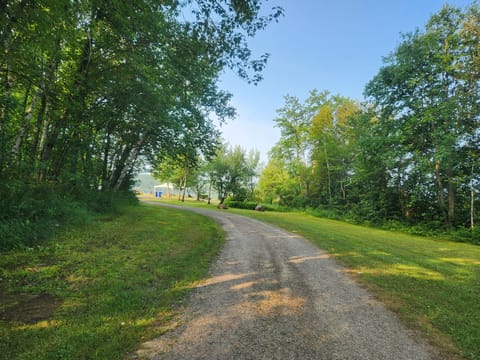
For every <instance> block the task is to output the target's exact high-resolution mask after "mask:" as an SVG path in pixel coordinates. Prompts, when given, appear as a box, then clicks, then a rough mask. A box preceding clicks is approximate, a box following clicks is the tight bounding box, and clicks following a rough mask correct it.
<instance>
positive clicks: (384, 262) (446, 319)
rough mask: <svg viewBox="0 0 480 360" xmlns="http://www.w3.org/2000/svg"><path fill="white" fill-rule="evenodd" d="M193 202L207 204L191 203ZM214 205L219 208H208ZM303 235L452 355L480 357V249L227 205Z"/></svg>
mask: <svg viewBox="0 0 480 360" xmlns="http://www.w3.org/2000/svg"><path fill="white" fill-rule="evenodd" d="M185 204H186V205H188V206H192V205H194V206H202V207H204V206H206V205H202V203H198V202H197V203H196V202H188V203H185ZM209 208H210V209H214V208H215V206H210V207H209ZM227 211H229V212H235V213H238V214H241V215H245V216H250V217H254V218H257V219H259V220H262V221H265V222H269V223H271V224H274V225H276V226H279V227H281V228H284V229H286V230H288V231H291V232H293V233H297V234H299V235H301V236H303V237H305V238H307V239H310V240H311V241H312V242H314V243H315V244H317V245H318V246H319V247H320V248H322V249H325V250H327V251H328V252H329V253H330V254H333V255H334V256H335V257H336V258H337V259H339V261H340V262H341V263H342V264H344V265H346V266H347V267H348V269H349V271H351V272H352V274H353V276H355V277H356V278H357V279H358V280H359V281H360V282H361V283H363V284H364V285H365V286H366V287H368V288H369V289H370V290H371V291H373V293H374V294H375V295H376V296H377V297H378V298H379V299H380V300H381V301H383V302H384V303H386V304H387V306H389V307H390V308H391V309H393V310H394V311H395V312H397V313H398V314H400V316H401V318H403V319H404V320H405V321H406V322H407V323H409V324H410V326H411V327H412V328H415V329H419V330H421V331H422V332H423V333H424V334H425V335H426V337H427V338H428V339H429V340H430V341H431V342H432V343H433V344H434V345H436V346H437V347H439V348H440V349H442V350H443V351H444V352H445V354H446V356H448V357H451V358H456V357H457V356H456V354H461V356H463V357H464V358H465V359H471V360H474V359H480V346H479V344H480V247H479V246H475V245H471V244H465V243H458V242H450V241H443V240H441V239H434V238H427V237H418V236H412V235H408V234H403V233H397V232H391V231H383V230H378V229H373V228H368V227H363V226H358V225H351V224H348V223H345V222H340V221H335V220H328V219H322V218H317V217H313V216H311V215H307V214H305V213H299V212H289V213H278V212H265V213H259V212H255V211H248V210H238V209H229V210H227Z"/></svg>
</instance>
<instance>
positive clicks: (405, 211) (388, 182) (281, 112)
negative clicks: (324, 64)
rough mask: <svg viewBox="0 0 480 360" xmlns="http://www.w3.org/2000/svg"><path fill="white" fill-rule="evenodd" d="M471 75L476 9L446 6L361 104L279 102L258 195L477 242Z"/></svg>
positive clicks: (479, 109)
mask: <svg viewBox="0 0 480 360" xmlns="http://www.w3.org/2000/svg"><path fill="white" fill-rule="evenodd" d="M479 75H480V12H479V7H478V4H474V5H472V6H470V7H469V8H467V9H465V10H462V9H458V8H454V7H451V6H445V7H444V8H443V9H442V10H441V11H440V12H438V13H437V14H435V15H433V16H432V17H431V18H430V20H429V22H428V23H427V24H426V26H425V28H424V29H422V30H417V31H415V32H412V33H408V34H405V35H403V37H402V39H401V43H400V45H399V46H398V47H397V48H396V49H395V50H394V51H393V52H392V53H391V54H389V55H388V56H386V57H385V58H384V65H383V67H382V68H381V69H380V70H379V71H378V73H377V75H376V76H375V77H374V78H373V79H372V80H371V81H370V82H369V83H368V84H367V85H366V87H365V98H366V101H365V102H364V103H359V102H356V101H354V100H352V99H348V98H345V97H342V96H340V95H331V94H329V93H328V92H327V91H324V92H319V91H317V90H313V91H311V93H310V96H309V97H308V98H307V99H306V100H305V101H304V102H302V101H300V100H299V99H298V98H296V97H292V96H286V97H285V104H284V106H283V107H282V108H281V109H278V111H277V117H276V119H275V123H276V126H277V127H278V128H279V129H280V130H281V138H280V140H279V141H278V142H277V144H276V146H275V147H274V148H273V149H272V150H271V152H270V158H269V162H268V164H267V166H266V167H265V169H264V170H263V172H262V174H261V177H260V181H259V196H260V197H261V199H262V200H263V201H267V202H278V203H280V204H285V205H287V206H290V207H296V208H305V207H311V208H313V209H316V210H317V213H319V214H324V215H325V214H329V213H330V214H332V213H334V214H335V213H336V214H337V215H338V216H340V217H344V218H347V219H353V220H357V221H359V222H367V223H370V224H380V225H381V224H387V225H388V224H390V225H391V226H396V225H399V224H400V225H402V224H403V225H406V226H409V227H411V228H415V227H417V228H423V229H432V230H444V231H452V230H453V229H456V230H457V235H458V236H459V237H462V236H463V237H464V239H465V240H467V241H468V240H471V241H473V242H475V243H480V237H479V232H478V231H477V230H476V229H477V228H476V224H477V223H478V221H479V216H478V210H479V204H478V203H479V200H480V198H479V193H478V190H479V185H480V164H479V155H480V142H479V141H480V127H479V125H480V88H479V85H480V78H479ZM313 212H315V211H313ZM467 229H468V230H467Z"/></svg>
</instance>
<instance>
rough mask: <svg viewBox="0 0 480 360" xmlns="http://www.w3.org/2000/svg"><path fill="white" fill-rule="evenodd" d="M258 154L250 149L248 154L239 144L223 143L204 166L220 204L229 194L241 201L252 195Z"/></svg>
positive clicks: (233, 198)
mask: <svg viewBox="0 0 480 360" xmlns="http://www.w3.org/2000/svg"><path fill="white" fill-rule="evenodd" d="M259 159H260V156H259V153H258V151H255V150H252V151H250V152H249V153H248V154H247V152H246V151H245V150H244V149H242V148H241V147H240V146H235V147H233V148H232V147H229V146H227V145H223V146H222V147H220V148H219V149H218V151H217V154H216V155H215V157H214V158H213V159H212V160H211V161H210V162H209V164H208V165H207V167H206V172H207V174H208V177H209V179H210V182H211V184H212V186H213V187H214V188H215V189H216V190H217V192H218V196H219V200H220V204H223V202H224V201H225V199H226V198H227V197H228V196H230V197H231V198H232V200H235V201H243V200H246V199H247V198H249V197H250V198H251V197H252V196H253V189H254V180H255V177H256V175H257V168H258V162H259Z"/></svg>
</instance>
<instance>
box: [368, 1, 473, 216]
mask: <svg viewBox="0 0 480 360" xmlns="http://www.w3.org/2000/svg"><path fill="white" fill-rule="evenodd" d="M467 13H468V14H470V15H468V16H467V15H466V13H463V12H462V11H461V10H459V9H456V8H453V7H450V6H445V7H444V8H443V9H442V10H441V11H440V12H439V13H438V14H435V15H434V16H432V18H431V19H430V21H429V23H428V24H427V26H426V28H425V31H424V32H420V31H417V32H416V33H413V34H407V35H406V36H405V37H404V41H403V43H402V44H401V45H400V46H399V47H398V48H397V50H396V51H395V52H394V53H393V54H392V55H391V56H390V57H389V58H387V60H386V66H384V67H383V68H382V69H381V70H380V72H379V73H378V75H377V76H376V77H375V78H374V79H373V80H372V81H371V82H370V83H369V84H368V85H367V87H366V94H367V95H368V96H370V97H371V98H372V99H373V100H374V102H375V103H376V104H377V105H378V106H379V109H380V111H381V120H382V121H384V122H393V124H392V125H391V126H390V129H391V134H392V135H393V134H398V137H399V141H400V144H399V145H400V146H401V148H402V152H403V158H404V160H405V161H406V162H408V165H407V168H408V169H409V170H408V172H407V174H406V176H407V177H408V179H409V180H412V181H413V182H412V186H413V187H414V188H415V189H413V188H412V189H411V196H410V201H409V202H410V203H411V204H412V205H413V206H412V210H413V209H414V208H415V207H418V206H420V207H423V208H428V206H427V205H426V204H425V205H422V204H421V203H422V202H424V201H425V202H427V203H428V202H429V197H430V195H429V193H431V191H432V190H433V189H434V190H435V193H436V206H435V209H436V210H437V213H438V215H439V216H441V217H442V218H443V219H444V222H445V223H446V224H448V225H451V224H454V223H455V222H463V220H460V221H458V220H459V219H458V218H456V216H455V215H456V210H457V209H458V204H457V203H458V191H459V189H460V188H461V187H462V185H461V184H460V183H459V181H460V179H462V178H464V176H463V175H464V173H465V171H471V170H466V169H468V168H469V166H468V165H467V164H466V163H465V162H464V161H465V159H466V158H468V157H465V156H464V153H465V150H466V147H468V141H466V139H467V138H472V135H474V134H475V132H476V131H477V130H476V129H478V105H477V104H478V97H479V93H478V68H477V69H475V65H474V64H475V63H476V61H477V62H478V60H476V59H478V37H477V38H475V36H477V35H473V33H472V32H471V31H470V30H471V29H472V27H471V25H469V24H470V22H471V21H472V16H473V17H475V16H474V15H473V14H477V13H478V7H477V6H476V5H473V6H472V7H471V8H470V9H469V10H468V11H467ZM467 29H470V30H467ZM474 43H475V45H473V44H474ZM477 67H478V65H477ZM467 69H468V70H467ZM472 74H473V75H472ZM475 74H477V75H475ZM467 94H468V95H467ZM473 109H475V110H473ZM474 114H475V115H474ZM421 188H423V190H421V191H420V192H419V191H418V190H419V189H421ZM430 205H431V204H430ZM413 211H416V210H413ZM434 217H435V214H434V213H431V211H430V218H431V219H432V218H434Z"/></svg>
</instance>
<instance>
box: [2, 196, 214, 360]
mask: <svg viewBox="0 0 480 360" xmlns="http://www.w3.org/2000/svg"><path fill="white" fill-rule="evenodd" d="M223 239H224V234H223V231H222V230H221V229H219V227H218V226H217V225H216V224H215V223H214V222H213V221H211V220H209V219H206V218H204V217H201V216H197V215H194V214H192V213H188V212H182V211H177V210H172V209H164V208H161V207H155V206H147V205H142V206H137V207H131V208H126V209H124V210H123V211H122V213H121V214H120V215H118V214H116V215H115V216H112V217H103V218H99V219H97V220H96V221H95V222H94V223H92V224H89V225H88V226H82V227H79V228H77V229H75V230H72V231H68V232H66V233H64V234H62V235H59V236H57V237H56V238H54V239H52V240H51V241H50V242H49V243H48V244H45V246H43V247H40V248H35V249H24V250H17V251H10V252H4V253H0V358H2V359H122V358H124V357H125V355H126V354H128V353H129V352H132V351H134V350H135V349H137V348H138V346H139V344H140V343H142V342H143V341H146V340H148V339H151V338H153V337H155V336H157V335H159V334H161V333H162V332H163V331H165V326H166V325H167V324H168V322H169V320H170V319H171V318H172V317H173V316H174V315H175V306H176V305H178V304H180V303H181V302H182V299H184V297H185V295H186V294H187V292H188V290H189V289H191V287H192V284H193V283H195V282H196V281H198V280H199V279H201V278H202V277H203V276H204V275H205V274H206V271H207V269H208V266H209V264H210V262H211V260H212V259H213V257H214V256H215V255H216V254H217V253H218V251H219V249H220V247H221V246H222V244H223Z"/></svg>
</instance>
